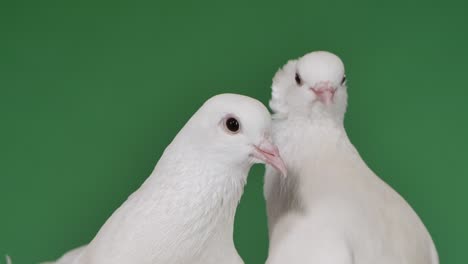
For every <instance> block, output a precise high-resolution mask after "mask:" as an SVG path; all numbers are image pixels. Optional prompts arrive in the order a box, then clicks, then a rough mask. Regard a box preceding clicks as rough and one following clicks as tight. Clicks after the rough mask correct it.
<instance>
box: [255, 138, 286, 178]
mask: <svg viewBox="0 0 468 264" xmlns="http://www.w3.org/2000/svg"><path fill="white" fill-rule="evenodd" d="M254 148H255V151H254V153H253V156H254V157H255V158H257V159H259V160H261V161H263V162H265V163H266V164H269V165H271V166H273V168H275V169H276V170H278V171H279V172H280V173H281V174H282V175H283V177H286V175H287V169H286V165H285V164H284V161H283V159H281V156H280V154H279V150H278V147H276V146H275V145H273V143H271V142H270V141H268V140H266V139H265V140H263V141H262V142H261V143H260V145H258V146H257V145H254Z"/></svg>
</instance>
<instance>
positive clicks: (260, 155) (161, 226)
mask: <svg viewBox="0 0 468 264" xmlns="http://www.w3.org/2000/svg"><path fill="white" fill-rule="evenodd" d="M270 123H271V118H270V114H269V113H268V110H267V109H266V108H265V106H263V104H261V103H260V102H258V101H257V100H255V99H252V98H249V97H246V96H241V95H234V94H223V95H218V96H215V97H213V98H211V99H210V100H208V101H207V102H206V103H205V104H204V105H203V106H202V107H201V108H200V109H199V110H198V111H197V112H196V113H195V114H194V115H193V116H192V118H191V119H190V120H189V121H188V122H187V124H186V125H185V126H184V127H183V128H182V130H181V131H180V132H179V133H178V134H177V136H176V137H175V138H174V140H173V141H172V143H171V144H170V145H169V146H168V147H167V148H166V150H165V151H164V153H163V155H162V157H161V158H160V160H159V161H158V163H157V165H156V167H155V169H154V171H153V172H152V174H151V175H150V177H149V178H148V179H147V180H146V181H145V182H144V183H143V185H142V186H141V187H140V188H139V189H138V190H137V191H136V192H134V193H133V194H132V195H131V196H130V197H129V198H128V200H127V201H126V202H125V203H124V204H123V205H122V206H121V207H120V208H118V209H117V211H115V212H114V213H113V215H112V216H111V217H110V218H109V219H108V220H107V221H106V223H105V224H104V226H103V227H102V228H101V229H100V230H99V232H98V234H97V235H96V236H95V238H94V239H93V240H92V241H91V243H90V244H88V245H86V246H83V247H81V248H78V249H75V250H73V251H71V252H69V253H67V254H65V255H64V256H63V257H62V258H61V259H59V260H58V261H57V262H56V263H58V264H107V263H108V264H119V263H122V264H128V263H138V264H171V263H173V264H179V263H191V264H211V263H213V264H214V263H226V264H231V263H232V264H239V263H243V261H242V259H241V258H240V256H239V255H238V253H237V251H236V249H235V247H234V242H233V224H234V215H235V211H236V208H237V204H238V202H239V200H240V198H241V195H242V193H243V188H244V184H245V182H246V178H247V174H248V172H249V170H250V167H251V166H252V165H253V164H254V163H269V164H271V165H273V166H276V167H277V168H278V169H280V170H283V168H284V164H283V163H282V161H281V158H280V157H279V155H278V150H277V148H276V147H275V146H274V145H272V144H271V143H270V129H271V124H270Z"/></svg>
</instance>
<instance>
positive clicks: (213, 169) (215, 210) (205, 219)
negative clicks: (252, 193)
mask: <svg viewBox="0 0 468 264" xmlns="http://www.w3.org/2000/svg"><path fill="white" fill-rule="evenodd" d="M169 151H170V150H169ZM170 154H171V153H165V155H164V160H163V159H161V160H160V161H159V163H158V166H157V167H156V168H155V171H154V172H153V174H152V176H150V178H149V179H148V180H147V181H146V182H145V183H144V185H143V186H142V188H141V189H142V190H143V192H144V193H145V194H144V195H145V196H146V197H147V199H148V203H147V205H148V206H149V207H158V206H160V204H170V206H169V208H167V210H169V211H170V212H172V213H171V215H170V216H169V217H171V218H173V219H170V220H169V221H168V223H170V225H171V226H174V225H176V223H179V224H180V222H181V221H182V222H183V225H184V226H187V228H185V229H174V230H172V227H171V226H169V227H168V230H172V231H171V233H172V232H174V234H173V236H175V237H193V238H194V239H195V238H197V241H198V242H197V245H194V247H198V246H199V247H200V249H199V250H203V248H206V247H208V246H209V245H211V243H213V242H212V241H217V243H218V244H230V245H231V244H232V243H233V240H232V239H233V226H234V217H235V213H236V209H237V205H238V203H239V201H240V198H241V196H242V194H243V190H244V185H245V183H246V179H247V174H248V170H249V169H250V166H247V165H246V166H244V167H243V168H241V169H239V168H234V167H226V164H220V163H214V162H210V161H213V160H216V159H215V158H214V157H207V156H206V155H204V156H202V155H200V153H193V155H192V153H190V152H186V153H184V155H183V156H180V155H177V156H175V155H170ZM195 154H196V155H195ZM182 164H183V165H182ZM163 171H164V174H161V173H159V172H163ZM174 199H176V200H174ZM177 199H178V200H180V201H181V202H177ZM193 223H196V225H195V224H193ZM168 232H169V231H168Z"/></svg>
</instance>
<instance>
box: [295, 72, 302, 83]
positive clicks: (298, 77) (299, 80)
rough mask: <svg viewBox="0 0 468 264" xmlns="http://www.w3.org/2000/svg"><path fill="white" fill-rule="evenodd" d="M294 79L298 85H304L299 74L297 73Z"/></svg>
mask: <svg viewBox="0 0 468 264" xmlns="http://www.w3.org/2000/svg"><path fill="white" fill-rule="evenodd" d="M294 79H295V80H296V83H297V85H301V84H302V80H301V76H299V73H296V77H294Z"/></svg>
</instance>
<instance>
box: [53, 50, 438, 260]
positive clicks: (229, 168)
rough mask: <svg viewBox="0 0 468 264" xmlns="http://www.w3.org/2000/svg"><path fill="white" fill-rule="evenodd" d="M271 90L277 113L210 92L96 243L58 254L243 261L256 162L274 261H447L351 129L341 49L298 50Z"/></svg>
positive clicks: (80, 257) (77, 257) (73, 257)
mask: <svg viewBox="0 0 468 264" xmlns="http://www.w3.org/2000/svg"><path fill="white" fill-rule="evenodd" d="M272 90H273V93H272V99H271V101H270V106H271V109H272V110H273V111H274V113H275V115H274V116H273V121H272V122H271V117H270V114H269V112H268V110H267V109H266V108H265V106H264V105H263V104H261V103H260V102H259V101H257V100H255V99H252V98H249V97H246V96H241V95H234V94H223V95H218V96H215V97H213V98H211V99H209V100H208V101H207V102H206V103H205V104H204V105H203V106H202V107H201V108H200V109H199V110H198V111H197V112H196V113H195V114H194V115H193V116H192V118H191V119H190V120H189V121H188V122H187V124H186V125H185V126H184V127H183V128H182V130H181V131H180V132H179V133H178V134H177V136H176V137H175V139H174V140H173V141H172V143H171V144H170V145H169V146H168V147H167V148H166V150H165V151H164V154H163V155H162V157H161V159H160V160H159V162H158V163H157V165H156V167H155V169H154V171H153V172H152V174H151V176H150V177H149V178H148V179H147V180H146V181H145V183H144V184H143V185H142V186H141V187H140V188H139V189H138V190H137V191H136V192H135V193H133V194H132V195H131V196H130V197H129V198H128V200H127V201H126V202H125V203H124V204H123V205H122V206H121V207H120V208H119V209H118V210H117V211H116V212H115V213H114V214H113V215H112V216H111V217H110V218H109V219H108V220H107V222H106V223H105V224H104V226H103V227H102V228H101V229H100V230H99V232H98V234H97V235H96V237H95V238H94V239H93V240H92V241H91V243H90V244H88V245H85V246H82V247H80V248H77V249H74V250H72V251H70V252H68V253H66V254H65V255H64V256H63V257H61V258H60V259H59V260H57V261H56V262H55V263H57V264H128V263H137V264H182V263H184V264H185V263H187V264H239V263H243V261H242V259H241V258H240V256H239V255H238V253H237V251H236V249H235V247H234V243H233V224H234V215H235V212H236V208H237V204H238V202H239V200H240V198H241V195H242V193H243V188H244V184H245V182H246V178H247V174H248V172H249V169H250V167H251V166H252V164H254V163H266V164H267V165H269V166H268V167H267V172H266V176H265V197H266V200H267V211H268V225H269V235H270V249H269V256H268V260H267V263H271V264H278V263H281V264H295V263H301V264H303V263H312V264H397V263H398V264H437V263H438V256H437V252H436V249H435V246H434V243H433V242H432V239H431V237H430V235H429V233H428V231H427V230H426V228H425V227H424V224H423V223H422V222H421V220H420V219H419V218H418V216H417V215H416V213H415V212H414V211H413V210H412V209H411V207H410V206H409V205H408V204H407V203H406V202H405V200H404V199H403V198H402V197H400V196H399V195H398V194H397V193H396V192H395V191H394V190H393V189H392V188H390V187H389V186H388V185H387V184H385V183H384V182H383V181H382V180H380V178H378V177H377V176H376V175H375V174H374V173H373V172H372V171H371V170H370V169H369V168H368V167H367V166H366V164H365V162H364V161H363V160H362V159H361V158H360V156H359V154H358V152H357V151H356V149H355V148H354V147H353V145H352V144H351V142H350V141H349V139H348V137H347V135H346V131H345V129H344V125H343V119H344V115H345V111H346V104H347V91H346V90H347V87H346V77H345V71H344V66H343V63H342V61H341V60H340V59H339V58H338V57H337V56H335V55H333V54H331V53H328V52H323V51H318V52H312V53H309V54H307V55H305V56H303V57H301V58H299V59H297V60H291V61H289V62H288V63H287V64H286V65H285V66H284V67H283V68H282V69H280V70H279V71H278V72H277V73H276V75H275V77H274V79H273V86H272ZM273 142H275V144H277V146H278V147H279V150H280V151H279V150H278V148H277V147H276V146H275V145H273ZM279 152H281V157H282V158H281V157H280V154H279ZM283 160H284V163H283ZM285 164H286V165H285ZM286 174H287V176H286Z"/></svg>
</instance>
